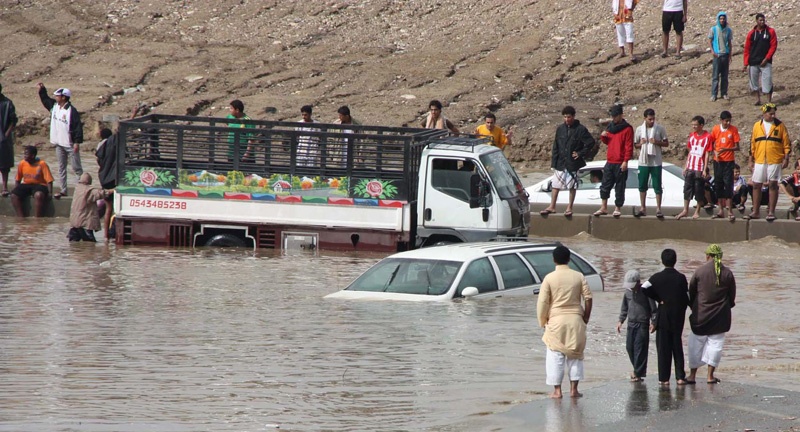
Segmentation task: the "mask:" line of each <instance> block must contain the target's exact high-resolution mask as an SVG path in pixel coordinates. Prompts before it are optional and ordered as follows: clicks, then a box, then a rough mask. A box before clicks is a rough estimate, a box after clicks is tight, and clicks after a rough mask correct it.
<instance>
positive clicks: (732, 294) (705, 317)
mask: <svg viewBox="0 0 800 432" xmlns="http://www.w3.org/2000/svg"><path fill="white" fill-rule="evenodd" d="M735 305H736V279H735V278H734V277H733V272H731V270H730V269H729V268H728V267H726V266H725V265H723V264H722V248H720V247H719V245H716V244H712V245H710V246H708V248H707V249H706V263H705V264H703V265H702V266H700V268H698V269H697V270H696V271H695V272H694V275H693V276H692V279H691V280H690V281H689V307H690V308H691V309H692V314H691V315H690V316H689V325H691V327H692V331H691V333H689V369H690V372H689V378H687V379H688V380H689V381H694V380H695V375H696V374H697V369H698V368H699V367H700V366H702V365H704V364H705V365H708V380H707V382H708V383H709V384H716V383H718V382H720V380H719V379H718V378H716V377H715V376H714V371H715V370H716V369H717V367H718V366H719V361H720V358H721V357H722V345H723V343H724V342H725V333H727V332H728V331H729V330H730V329H731V309H732V308H733V307H734V306H735Z"/></svg>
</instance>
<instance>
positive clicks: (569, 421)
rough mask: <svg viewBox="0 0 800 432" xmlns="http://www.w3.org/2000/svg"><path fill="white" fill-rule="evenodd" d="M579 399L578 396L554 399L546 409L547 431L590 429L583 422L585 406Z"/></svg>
mask: <svg viewBox="0 0 800 432" xmlns="http://www.w3.org/2000/svg"><path fill="white" fill-rule="evenodd" d="M578 400H579V399H578V398H569V399H553V400H552V401H551V403H549V404H548V406H547V411H545V422H544V430H545V432H565V431H571V432H580V431H585V430H588V429H587V428H586V427H585V426H584V424H583V408H582V407H581V405H580V404H579V403H578Z"/></svg>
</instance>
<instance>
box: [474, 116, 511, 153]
mask: <svg viewBox="0 0 800 432" xmlns="http://www.w3.org/2000/svg"><path fill="white" fill-rule="evenodd" d="M484 121H485V122H486V124H482V125H480V126H478V127H477V128H475V135H480V136H485V137H491V138H492V145H493V146H495V147H500V150H502V149H504V148H505V147H506V146H507V145H509V144H511V135H512V134H513V132H512V131H510V130H509V131H508V133H506V132H505V131H503V129H501V128H500V126H497V117H496V116H495V115H494V114H492V113H489V114H486V117H485V118H484Z"/></svg>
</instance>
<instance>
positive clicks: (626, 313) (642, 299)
mask: <svg viewBox="0 0 800 432" xmlns="http://www.w3.org/2000/svg"><path fill="white" fill-rule="evenodd" d="M622 287H623V288H625V296H624V297H623V298H622V307H621V308H620V313H619V321H618V322H617V333H620V332H621V331H622V324H623V323H625V320H626V319H627V320H628V334H627V340H626V342H625V348H626V349H627V351H628V357H629V358H630V360H631V365H632V366H633V373H632V374H631V381H632V382H639V381H641V380H642V379H643V378H644V377H645V376H647V354H648V350H649V347H650V333H653V332H655V331H656V302H655V300H653V299H651V298H648V297H647V296H646V295H645V294H644V293H643V292H642V283H641V278H640V277H639V271H638V270H629V271H628V272H627V273H625V281H624V282H622Z"/></svg>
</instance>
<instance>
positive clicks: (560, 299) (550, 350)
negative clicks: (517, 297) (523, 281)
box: [536, 246, 592, 399]
mask: <svg viewBox="0 0 800 432" xmlns="http://www.w3.org/2000/svg"><path fill="white" fill-rule="evenodd" d="M569 259H570V251H569V249H567V248H566V247H565V246H557V247H556V248H555V249H553V261H554V262H555V264H556V269H555V270H554V271H553V272H552V273H550V274H548V275H547V276H545V278H544V280H543V281H542V287H541V290H540V291H539V300H538V302H537V305H536V315H537V316H538V318H539V325H540V326H542V327H544V335H543V336H542V340H543V341H544V343H545V345H546V346H547V355H546V360H545V369H546V371H547V372H546V373H547V381H546V382H547V385H551V386H553V393H551V394H550V397H551V398H554V399H560V398H561V397H562V393H561V382H562V381H563V380H564V373H565V371H566V372H568V373H569V382H570V392H569V395H570V396H571V397H574V398H577V397H581V396H583V395H582V394H580V393H579V392H578V383H579V382H580V380H581V379H583V349H584V348H585V347H586V324H587V323H588V322H589V316H591V314H592V292H591V291H589V284H588V283H587V282H586V278H584V277H583V275H582V274H581V273H580V272H577V271H575V270H572V269H570V268H569V266H568V264H569ZM581 299H583V305H581Z"/></svg>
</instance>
